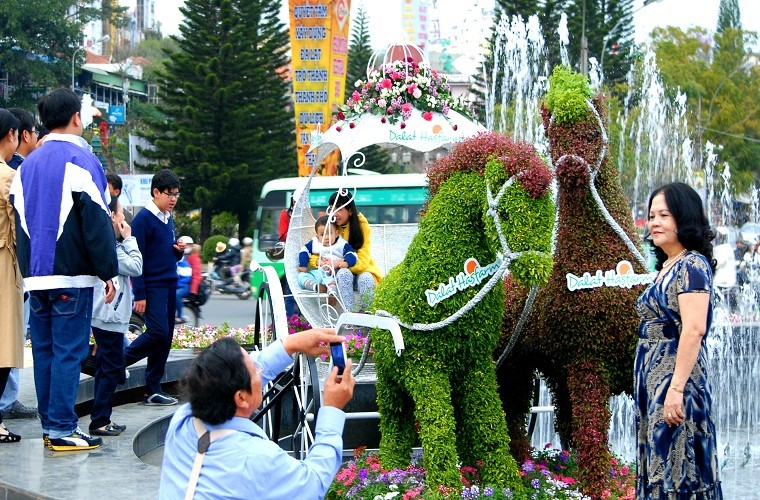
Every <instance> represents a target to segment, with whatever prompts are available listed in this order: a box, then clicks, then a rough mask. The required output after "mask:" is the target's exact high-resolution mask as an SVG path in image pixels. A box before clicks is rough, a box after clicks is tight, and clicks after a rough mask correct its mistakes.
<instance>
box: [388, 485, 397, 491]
mask: <svg viewBox="0 0 760 500" xmlns="http://www.w3.org/2000/svg"><path fill="white" fill-rule="evenodd" d="M388 489H389V490H391V491H397V490H398V485H397V484H390V485H388Z"/></svg>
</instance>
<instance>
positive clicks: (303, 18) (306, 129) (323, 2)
mask: <svg viewBox="0 0 760 500" xmlns="http://www.w3.org/2000/svg"><path fill="white" fill-rule="evenodd" d="M350 8H351V0H289V11H290V47H291V51H292V71H291V74H292V78H293V104H294V110H295V118H296V145H297V147H298V175H301V176H303V175H308V174H309V172H310V171H311V169H312V167H313V166H314V162H315V159H316V153H314V152H312V153H309V154H307V151H308V150H309V145H310V137H311V131H314V130H319V131H321V132H324V131H325V130H327V129H328V128H329V127H330V122H331V120H332V110H333V107H334V105H337V104H343V102H344V100H345V88H346V71H347V70H348V64H347V54H348V36H349V22H348V20H349V11H350ZM339 160H340V153H339V152H338V151H335V152H333V153H331V154H330V155H329V156H327V157H326V158H325V160H324V162H323V169H322V170H321V173H322V174H323V175H335V174H336V173H337V172H338V162H339Z"/></svg>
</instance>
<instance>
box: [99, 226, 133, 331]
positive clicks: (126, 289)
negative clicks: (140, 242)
mask: <svg viewBox="0 0 760 500" xmlns="http://www.w3.org/2000/svg"><path fill="white" fill-rule="evenodd" d="M116 256H117V257H118V259H119V275H118V276H116V277H115V278H113V284H114V288H116V295H115V296H114V299H113V300H112V301H111V303H110V304H106V303H105V300H106V292H105V287H104V286H96V287H95V289H94V292H93V300H92V326H94V327H96V328H100V329H101V330H108V331H109V332H119V333H124V332H125V331H126V330H127V327H128V326H129V318H130V317H131V316H132V284H131V283H130V280H129V278H130V277H132V276H140V275H141V274H142V266H143V259H142V254H141V253H140V249H139V248H138V247H137V240H136V239H135V237H134V236H130V237H129V238H125V239H124V241H123V242H121V243H119V242H117V243H116Z"/></svg>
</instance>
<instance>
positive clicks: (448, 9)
mask: <svg viewBox="0 0 760 500" xmlns="http://www.w3.org/2000/svg"><path fill="white" fill-rule="evenodd" d="M437 1H438V8H439V9H440V12H443V13H444V15H441V19H440V21H441V30H442V32H443V33H444V34H445V30H446V29H447V27H448V26H450V25H451V24H452V23H453V22H454V20H455V18H456V16H457V15H460V14H459V13H460V12H461V5H462V0H437ZM738 1H739V9H740V11H741V14H742V27H743V28H744V29H745V30H747V31H755V32H758V33H760V0H738ZM643 2H644V0H634V12H635V13H634V27H635V30H636V31H635V37H636V41H637V42H643V41H645V40H646V38H647V36H648V34H649V33H650V32H651V31H652V29H654V28H655V27H657V26H669V25H670V26H678V27H680V28H682V29H684V30H686V29H688V28H689V27H691V26H702V27H705V28H707V29H709V30H714V29H715V26H716V24H717V20H718V6H719V4H720V0H659V1H658V0H656V3H651V4H650V5H647V6H645V7H643ZM183 3H184V2H183V0H157V1H156V5H155V12H156V17H157V19H158V20H159V21H160V22H161V31H162V32H163V34H164V35H170V34H178V33H179V30H178V26H179V24H180V22H181V21H182V14H181V13H180V12H179V6H180V5H181V4H183ZM283 3H284V6H283V14H282V15H283V20H284V21H285V22H287V4H288V2H287V1H284V2H283ZM493 3H494V2H493V0H480V5H482V6H484V7H493ZM360 4H363V5H364V8H365V11H366V13H367V16H368V17H369V20H370V39H371V40H372V45H373V48H380V47H383V46H385V45H387V44H389V43H392V42H395V41H397V40H400V39H401V28H400V26H401V0H384V1H380V0H353V1H352V2H351V15H352V16H353V15H355V14H356V11H357V9H358V7H359V5H360ZM445 14H449V15H445ZM484 35H485V29H484Z"/></svg>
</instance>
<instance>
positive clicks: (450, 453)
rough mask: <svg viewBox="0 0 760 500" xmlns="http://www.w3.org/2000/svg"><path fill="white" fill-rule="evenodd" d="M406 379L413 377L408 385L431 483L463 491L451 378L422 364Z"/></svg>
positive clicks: (428, 479)
mask: <svg viewBox="0 0 760 500" xmlns="http://www.w3.org/2000/svg"><path fill="white" fill-rule="evenodd" d="M402 376H405V377H409V379H408V380H407V381H406V384H407V387H408V388H409V393H410V394H411V396H412V399H413V400H414V405H415V407H414V416H415V418H416V419H417V422H419V433H420V443H421V444H422V450H423V455H422V457H423V467H424V468H425V470H426V471H427V483H428V484H440V485H445V486H454V487H459V486H460V485H461V480H460V474H459V469H458V467H457V462H458V457H457V450H456V436H455V433H454V429H455V422H454V409H453V407H452V406H451V384H450V382H449V374H448V373H443V372H441V371H440V367H436V366H434V365H433V364H429V365H426V364H423V363H419V364H417V365H415V366H414V369H413V370H407V371H405V372H404V374H403V375H402ZM478 383H479V382H478Z"/></svg>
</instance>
